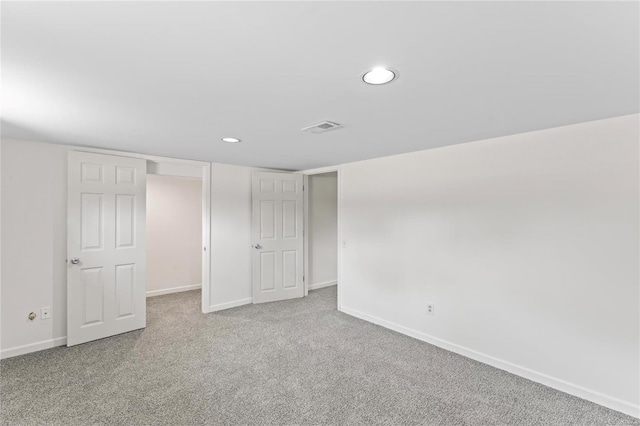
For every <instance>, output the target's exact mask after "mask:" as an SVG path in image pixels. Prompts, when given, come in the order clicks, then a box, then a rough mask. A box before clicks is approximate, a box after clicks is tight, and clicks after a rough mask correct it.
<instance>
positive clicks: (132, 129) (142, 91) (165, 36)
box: [1, 1, 640, 169]
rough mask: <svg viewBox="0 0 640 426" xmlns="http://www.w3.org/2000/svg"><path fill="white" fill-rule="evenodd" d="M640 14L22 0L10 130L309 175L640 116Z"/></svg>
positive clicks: (554, 6)
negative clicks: (375, 70)
mask: <svg viewBox="0 0 640 426" xmlns="http://www.w3.org/2000/svg"><path fill="white" fill-rule="evenodd" d="M638 9H639V5H638V3H637V2H612V3H604V2H603V3H595V2H567V3H554V2H539V3H533V2H532V3H528V2H469V3H462V2H281V3H278V2H273V3H272V2H256V3H252V2H137V3H131V2H68V3H63V2H42V3H35V2H6V1H4V2H2V11H1V12H2V100H3V105H2V108H3V117H2V136H3V137H5V138H13V139H25V140H36V141H45V142H56V143H65V144H74V145H85V146H94V147H103V148H111V149H117V150H124V151H135V152H142V153H147V154H156V155H164V156H171V157H180V158H190V159H200V160H210V161H214V162H223V163H232V164H244V165H251V166H264V167H275V168H284V169H307V168H313V167H320V166H326V165H333V164H339V163H345V162H350V161H355V160H362V159H367V158H373V157H380V156H384V155H389V154H396V153H402V152H409V151H415V150H421V149H427V148H433V147H438V146H444V145H451V144H456V143H462V142H469V141H474V140H480V139H486V138H490V137H496V136H503V135H509V134H515V133H521V132H527V131H532V130H537V129H542V128H549V127H555V126H561V125H566V124H571V123H577V122H584V121H590V120H596V119H601V118H607V117H613V116H620V115H625V114H631V113H637V112H640V108H639V105H638V92H639V66H638V64H639V52H638V50H639V41H638V37H639V34H638V26H639V24H638V19H639V18H638V16H639V10H638ZM379 64H382V65H387V66H389V67H393V68H394V69H397V70H398V71H399V78H398V79H397V80H396V81H394V82H393V83H391V84H388V85H385V86H375V87H374V86H367V85H365V84H364V83H362V82H361V80H360V74H361V73H362V72H363V71H365V70H366V69H368V68H370V67H372V66H374V65H379ZM321 120H331V121H335V122H338V123H341V124H343V125H344V128H343V129H340V130H334V131H331V132H327V133H324V134H317V135H316V134H308V133H303V132H301V131H300V129H301V128H302V127H305V126H309V125H311V124H314V123H316V122H318V121H321ZM224 136H234V137H238V138H241V139H242V140H243V142H242V143H240V144H226V143H224V142H221V141H220V138H221V137H224Z"/></svg>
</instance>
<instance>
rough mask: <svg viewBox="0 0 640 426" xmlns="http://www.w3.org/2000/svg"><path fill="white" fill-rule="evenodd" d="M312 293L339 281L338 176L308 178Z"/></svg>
mask: <svg viewBox="0 0 640 426" xmlns="http://www.w3.org/2000/svg"><path fill="white" fill-rule="evenodd" d="M307 190H308V191H309V206H308V213H307V220H308V221H309V225H308V229H309V235H308V239H309V245H308V250H309V253H308V259H309V268H308V269H309V271H308V272H309V277H308V282H309V289H311V290H312V289H314V288H320V287H322V286H326V285H332V284H335V283H336V280H337V279H338V177H337V173H335V172H333V173H325V174H320V175H311V176H309V181H308V188H307Z"/></svg>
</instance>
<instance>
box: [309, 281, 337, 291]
mask: <svg viewBox="0 0 640 426" xmlns="http://www.w3.org/2000/svg"><path fill="white" fill-rule="evenodd" d="M336 284H338V281H336V280H333V281H325V282H323V283H317V284H309V290H317V289H319V288H325V287H331V286H332V285H336Z"/></svg>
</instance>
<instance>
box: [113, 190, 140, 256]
mask: <svg viewBox="0 0 640 426" xmlns="http://www.w3.org/2000/svg"><path fill="white" fill-rule="evenodd" d="M135 229H136V196H135V195H128V194H126V195H124V194H118V195H116V248H128V247H134V246H135V234H136V233H135Z"/></svg>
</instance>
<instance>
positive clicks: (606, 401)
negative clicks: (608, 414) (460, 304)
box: [340, 306, 640, 418]
mask: <svg viewBox="0 0 640 426" xmlns="http://www.w3.org/2000/svg"><path fill="white" fill-rule="evenodd" d="M340 311H341V312H344V313H345V314H348V315H351V316H354V317H356V318H360V319H362V320H365V321H368V322H372V323H374V324H377V325H380V326H382V327H385V328H388V329H390V330H393V331H397V332H398V333H402V334H406V335H407V336H411V337H413V338H415V339H418V340H422V341H423V342H427V343H430V344H432V345H434V346H438V347H440V348H443V349H446V350H448V351H451V352H455V353H457V354H460V355H462V356H465V357H467V358H471V359H473V360H476V361H479V362H482V363H484V364H488V365H491V366H492V367H496V368H499V369H501V370H505V371H508V372H509V373H513V374H515V375H517V376H521V377H524V378H526V379H529V380H532V381H534V382H538V383H541V384H543V385H545V386H549V387H551V388H554V389H557V390H559V391H562V392H566V393H568V394H571V395H574V396H577V397H578V398H582V399H586V400H588V401H591V402H595V403H596V404H599V405H602V406H605V407H607V408H611V409H612V410H616V411H620V412H621V413H624V414H627V415H629V416H633V417H637V418H640V405H635V404H633V403H630V402H627V401H622V400H620V399H618V398H614V397H611V396H608V395H604V394H602V393H600V392H596V391H594V390H591V389H587V388H584V387H582V386H579V385H576V384H573V383H570V382H567V381H565V380H562V379H558V378H556V377H552V376H549V375H547V374H544V373H540V372H537V371H534V370H531V369H529V368H526V367H522V366H519V365H516V364H513V363H511V362H508V361H504V360H502V359H499V358H495V357H493V356H491V355H486V354H483V353H481V352H478V351H475V350H473V349H469V348H466V347H464V346H460V345H457V344H455V343H451V342H448V341H446V340H442V339H439V338H437V337H433V336H430V335H428V334H425V333H422V332H420V331H417V330H413V329H411V328H408V327H404V326H402V325H399V324H395V323H393V322H390V321H387V320H383V319H380V318H377V317H374V316H371V315H368V314H365V313H362V312H359V311H357V310H355V309H351V308H347V307H344V306H342V307H341V308H340Z"/></svg>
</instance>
